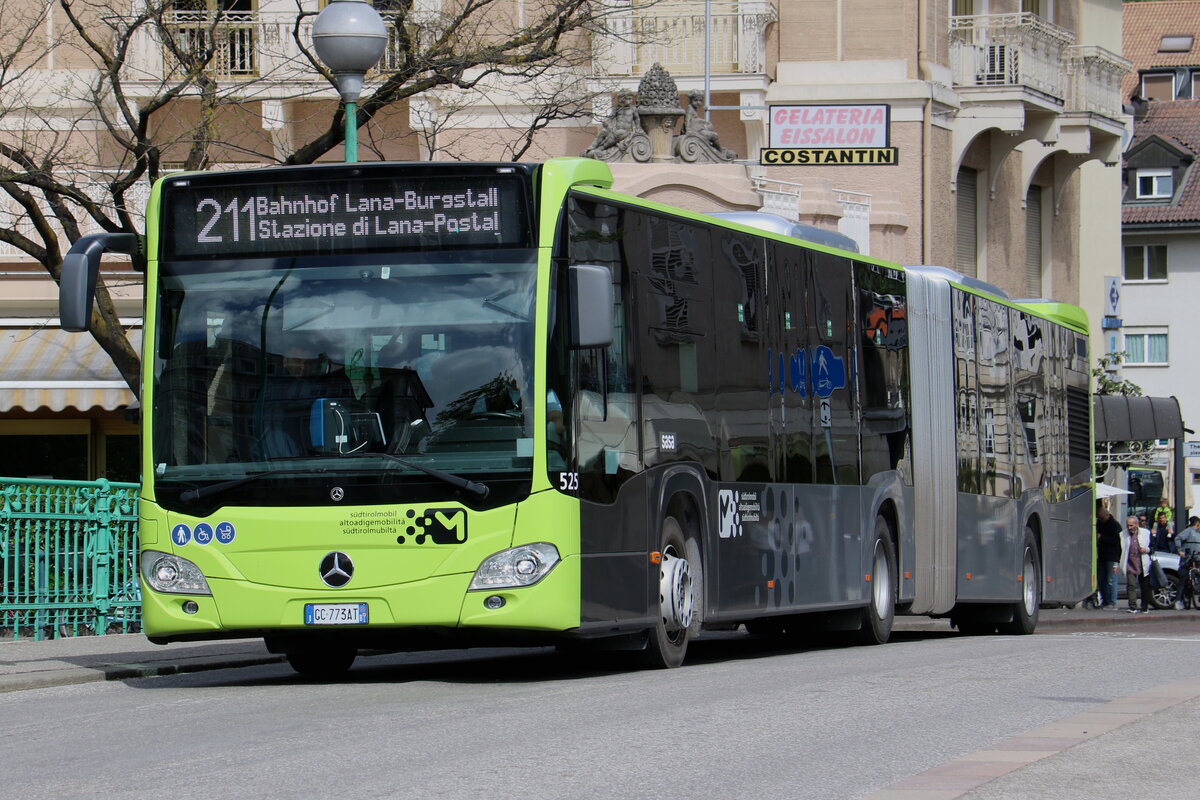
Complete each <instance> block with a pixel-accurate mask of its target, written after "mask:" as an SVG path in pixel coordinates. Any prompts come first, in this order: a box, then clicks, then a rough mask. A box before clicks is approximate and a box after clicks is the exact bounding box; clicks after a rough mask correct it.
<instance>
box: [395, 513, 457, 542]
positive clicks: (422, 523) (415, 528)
mask: <svg viewBox="0 0 1200 800" xmlns="http://www.w3.org/2000/svg"><path fill="white" fill-rule="evenodd" d="M405 516H406V517H407V518H408V525H407V527H405V529H404V533H405V534H406V535H407V536H412V537H415V538H414V539H413V541H415V542H416V543H417V544H425V542H426V541H432V542H433V543H434V544H463V543H464V542H466V541H467V512H466V511H465V510H464V509H461V508H426V509H424V510H422V511H421V512H419V513H418V512H417V511H414V510H413V509H411V508H410V509H409V510H408V511H407V512H406V513H405ZM396 541H397V542H398V543H399V544H404V541H405V536H397V537H396Z"/></svg>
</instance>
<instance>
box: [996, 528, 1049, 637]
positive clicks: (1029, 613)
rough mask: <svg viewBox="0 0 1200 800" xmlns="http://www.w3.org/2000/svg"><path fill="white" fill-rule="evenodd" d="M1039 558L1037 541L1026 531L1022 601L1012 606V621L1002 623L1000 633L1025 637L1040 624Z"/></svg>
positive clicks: (1022, 555) (1022, 571) (1040, 574)
mask: <svg viewBox="0 0 1200 800" xmlns="http://www.w3.org/2000/svg"><path fill="white" fill-rule="evenodd" d="M1040 564H1041V559H1040V558H1039V557H1038V546H1037V539H1036V538H1034V535H1033V531H1032V530H1030V529H1029V528H1026V529H1025V547H1024V548H1023V549H1022V551H1021V601H1020V602H1019V603H1015V604H1013V606H1012V619H1011V620H1010V621H1008V622H1001V623H1000V624H999V625H998V626H997V627H998V628H999V630H1000V633H1007V634H1011V635H1014V636H1024V635H1026V634H1030V633H1033V629H1034V628H1036V627H1037V622H1038V606H1040V605H1041V603H1042V570H1041V567H1040Z"/></svg>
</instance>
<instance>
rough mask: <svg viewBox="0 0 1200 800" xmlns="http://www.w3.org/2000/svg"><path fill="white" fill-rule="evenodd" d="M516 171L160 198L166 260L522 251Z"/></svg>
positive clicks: (526, 233)
mask: <svg viewBox="0 0 1200 800" xmlns="http://www.w3.org/2000/svg"><path fill="white" fill-rule="evenodd" d="M522 183H523V178H522V176H520V175H519V174H511V175H505V174H496V175H482V176H479V175H476V176H462V175H442V176H419V177H409V178H405V177H403V176H397V177H387V178H357V179H356V178H324V177H321V178H318V179H313V178H310V177H306V178H305V179H303V180H298V181H292V182H281V181H275V182H271V181H266V182H263V183H260V184H241V185H228V186H224V185H204V182H203V181H195V182H193V181H189V180H188V179H181V180H180V181H178V182H175V183H173V184H170V185H168V186H167V187H166V188H165V191H164V204H165V210H164V217H163V219H164V221H165V222H166V225H167V227H166V229H165V230H164V232H163V237H162V238H163V248H162V249H163V254H164V256H163V257H164V258H167V259H191V258H231V257H238V256H245V257H263V256H299V255H334V254H338V253H355V252H363V253H367V252H385V251H390V250H412V249H443V248H473V247H497V246H518V247H519V246H528V244H529V240H530V236H531V231H530V229H531V226H530V223H529V219H528V214H527V211H526V201H525V192H524V189H523V186H522Z"/></svg>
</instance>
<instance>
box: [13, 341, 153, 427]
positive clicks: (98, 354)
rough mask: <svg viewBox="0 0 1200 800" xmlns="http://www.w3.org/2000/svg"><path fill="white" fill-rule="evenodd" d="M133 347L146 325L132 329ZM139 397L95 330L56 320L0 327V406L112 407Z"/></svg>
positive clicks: (138, 344) (30, 408)
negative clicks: (64, 326) (71, 328)
mask: <svg viewBox="0 0 1200 800" xmlns="http://www.w3.org/2000/svg"><path fill="white" fill-rule="evenodd" d="M129 339H130V343H131V344H132V345H133V347H134V349H138V348H140V347H141V343H142V330H141V328H133V329H131V330H130V331H129ZM130 406H133V407H136V406H137V400H136V398H134V396H133V392H131V391H130V390H129V387H128V385H126V383H125V381H124V380H122V379H121V373H120V372H118V371H117V368H116V366H115V365H114V364H113V363H112V359H111V358H110V357H109V355H108V354H107V353H105V352H104V351H103V350H102V349H101V348H100V345H98V344H96V340H95V339H93V338H92V335H91V334H90V333H68V332H66V331H64V330H61V329H59V328H58V327H56V326H52V325H49V324H48V325H43V326H34V327H15V326H10V327H0V412H5V411H11V410H13V409H24V410H26V411H36V410H37V409H39V408H46V409H49V410H51V411H62V410H64V409H66V408H75V409H78V410H80V411H87V410H89V409H92V408H102V409H104V410H106V411H112V410H115V409H119V408H125V407H130Z"/></svg>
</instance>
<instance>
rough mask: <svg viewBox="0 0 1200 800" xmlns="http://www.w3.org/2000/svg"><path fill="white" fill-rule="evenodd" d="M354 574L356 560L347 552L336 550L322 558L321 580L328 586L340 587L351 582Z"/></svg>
mask: <svg viewBox="0 0 1200 800" xmlns="http://www.w3.org/2000/svg"><path fill="white" fill-rule="evenodd" d="M353 574H354V562H353V561H351V560H350V556H348V555H346V554H345V553H339V552H338V551H336V550H334V551H333V552H332V553H329V554H328V555H327V556H325V557H324V558H322V559H321V580H323V581H325V585H326V586H332V587H333V588H335V589H338V588H340V587H342V586H345V585H346V584H347V583H349V582H350V576H352V575H353Z"/></svg>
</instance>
